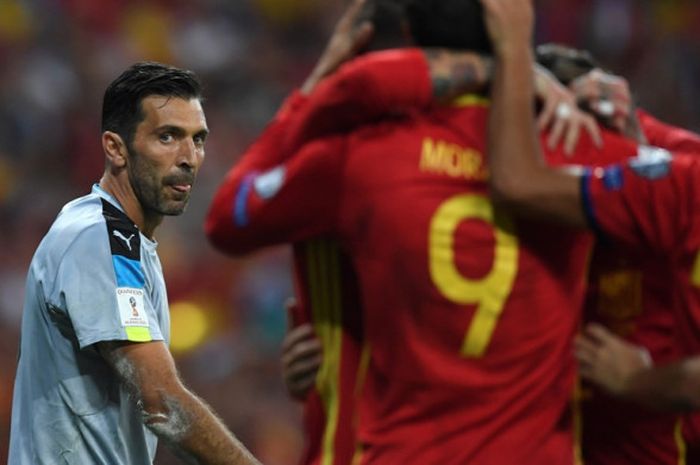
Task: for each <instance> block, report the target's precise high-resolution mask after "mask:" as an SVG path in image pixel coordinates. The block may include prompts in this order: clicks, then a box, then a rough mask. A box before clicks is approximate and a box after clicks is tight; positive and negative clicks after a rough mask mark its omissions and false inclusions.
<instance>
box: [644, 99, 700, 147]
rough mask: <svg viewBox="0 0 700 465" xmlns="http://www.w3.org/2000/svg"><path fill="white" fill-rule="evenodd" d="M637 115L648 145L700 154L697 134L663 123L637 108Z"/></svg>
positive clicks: (699, 138)
mask: <svg viewBox="0 0 700 465" xmlns="http://www.w3.org/2000/svg"><path fill="white" fill-rule="evenodd" d="M637 116H638V117H639V123H640V124H641V126H642V131H644V135H646V137H647V141H648V142H649V144H650V145H655V146H657V147H661V148H664V149H666V150H671V151H673V152H687V153H689V154H694V155H695V156H700V136H699V135H697V134H695V133H693V132H690V131H687V130H685V129H681V128H677V127H675V126H671V125H669V124H666V123H663V122H661V121H659V120H657V119H656V118H654V117H653V116H651V115H650V114H649V113H647V112H645V111H643V110H638V111H637Z"/></svg>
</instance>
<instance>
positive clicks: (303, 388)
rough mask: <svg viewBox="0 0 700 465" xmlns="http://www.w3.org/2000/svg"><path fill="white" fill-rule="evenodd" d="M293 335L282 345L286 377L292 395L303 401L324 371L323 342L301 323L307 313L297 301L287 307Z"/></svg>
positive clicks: (290, 302) (285, 382) (308, 325)
mask: <svg viewBox="0 0 700 465" xmlns="http://www.w3.org/2000/svg"><path fill="white" fill-rule="evenodd" d="M286 307H287V315H288V319H289V331H288V332H287V335H286V336H285V338H284V341H283V342H282V377H283V379H284V384H285V386H286V387H287V392H288V393H289V395H290V396H291V397H292V398H294V399H297V400H299V401H303V400H304V399H305V398H306V396H307V395H308V393H309V390H310V389H311V388H312V387H313V385H314V383H315V382H316V374H317V373H318V370H319V369H320V367H321V362H322V359H323V357H322V354H323V352H322V348H321V342H320V341H319V340H318V338H316V334H315V333H314V329H313V326H311V325H310V324H308V323H301V316H302V315H303V311H302V310H303V309H302V308H301V307H300V306H299V305H298V304H297V302H296V300H295V299H289V300H288V301H287V303H286Z"/></svg>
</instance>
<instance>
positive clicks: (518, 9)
mask: <svg viewBox="0 0 700 465" xmlns="http://www.w3.org/2000/svg"><path fill="white" fill-rule="evenodd" d="M481 4H482V5H483V7H484V20H485V22H486V29H487V30H488V33H489V36H490V37H491V43H492V45H493V48H494V51H495V53H496V55H498V56H501V57H503V56H506V55H509V54H510V53H511V52H513V51H521V50H522V49H523V47H527V48H530V43H531V41H532V33H533V28H534V21H535V13H534V11H533V7H532V0H481Z"/></svg>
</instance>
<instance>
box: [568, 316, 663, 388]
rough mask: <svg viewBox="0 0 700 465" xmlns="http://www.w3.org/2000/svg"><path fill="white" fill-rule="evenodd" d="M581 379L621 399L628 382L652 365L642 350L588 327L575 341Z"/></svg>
mask: <svg viewBox="0 0 700 465" xmlns="http://www.w3.org/2000/svg"><path fill="white" fill-rule="evenodd" d="M575 349H576V358H577V359H578V361H579V370H580V373H581V377H582V378H583V379H585V380H588V381H591V382H593V383H595V384H597V385H598V386H600V387H602V388H603V389H605V390H606V391H608V392H609V393H611V394H613V395H616V396H622V397H624V396H625V394H626V393H627V390H628V389H629V387H630V386H629V380H630V379H631V378H632V376H633V375H634V374H636V373H638V372H639V371H641V370H644V369H646V368H650V367H651V365H652V361H651V357H650V356H649V352H648V351H647V350H646V349H644V348H643V347H639V346H636V345H634V344H630V343H629V342H627V341H625V340H624V339H621V338H620V337H618V336H616V335H614V334H613V333H611V332H610V331H608V330H607V329H605V328H604V327H603V326H601V325H599V324H590V325H588V326H587V327H586V328H585V330H584V332H583V333H582V334H581V335H579V336H577V338H576V341H575Z"/></svg>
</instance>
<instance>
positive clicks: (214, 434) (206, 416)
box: [144, 388, 259, 465]
mask: <svg viewBox="0 0 700 465" xmlns="http://www.w3.org/2000/svg"><path fill="white" fill-rule="evenodd" d="M163 404H164V405H165V406H166V407H167V413H161V414H155V415H148V414H146V415H145V416H144V420H145V423H146V426H147V427H148V428H149V429H151V431H153V432H154V433H155V434H156V435H157V436H158V437H160V438H161V439H162V440H163V441H165V442H166V444H167V445H168V446H169V447H170V448H171V449H172V450H173V451H174V452H175V453H176V454H178V455H179V456H180V457H182V458H183V459H184V460H186V461H189V462H191V463H193V464H197V465H204V464H206V465H253V464H259V462H258V461H257V460H256V459H255V457H253V455H252V454H251V453H250V452H249V451H248V450H247V449H246V448H245V446H244V445H243V444H241V442H240V441H238V439H236V437H235V436H234V435H233V434H231V433H230V432H229V431H228V429H227V428H226V426H225V425H224V424H223V423H222V422H221V420H220V419H219V418H217V417H216V415H215V414H214V413H213V412H212V411H211V409H210V408H209V407H208V406H207V405H206V404H205V403H204V402H203V401H202V400H201V399H199V398H198V397H196V396H195V395H194V394H192V393H191V392H189V391H187V390H186V389H184V388H183V389H182V391H180V392H179V393H177V394H175V395H169V394H164V399H163Z"/></svg>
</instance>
